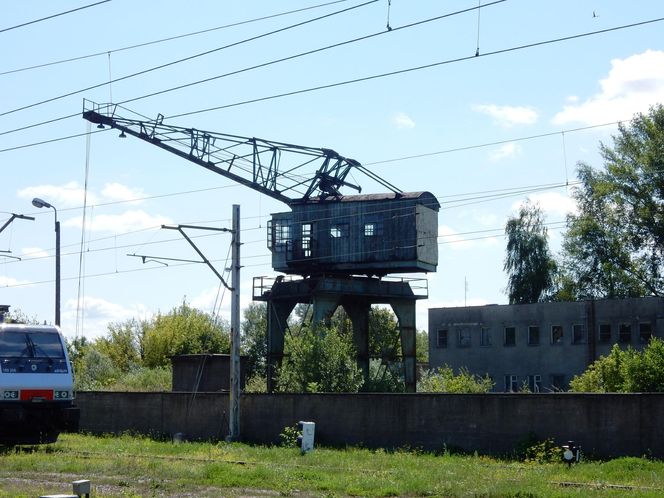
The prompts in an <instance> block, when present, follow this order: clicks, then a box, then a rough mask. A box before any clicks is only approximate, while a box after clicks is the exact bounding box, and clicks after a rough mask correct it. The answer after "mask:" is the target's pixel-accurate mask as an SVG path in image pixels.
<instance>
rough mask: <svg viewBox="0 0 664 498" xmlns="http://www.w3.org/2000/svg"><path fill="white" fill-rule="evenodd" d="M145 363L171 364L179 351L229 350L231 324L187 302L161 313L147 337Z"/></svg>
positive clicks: (221, 351)
mask: <svg viewBox="0 0 664 498" xmlns="http://www.w3.org/2000/svg"><path fill="white" fill-rule="evenodd" d="M143 349H144V365H145V366H147V367H150V368H155V367H160V366H167V365H170V358H171V356H175V355H179V354H199V353H228V352H229V350H230V334H229V330H228V327H225V326H224V325H223V324H220V323H217V321H216V320H215V318H214V317H212V316H211V315H210V314H208V313H204V312H202V311H200V310H197V309H195V308H192V307H191V306H189V305H188V304H187V303H186V302H183V303H182V304H181V305H180V306H179V307H177V308H174V309H173V310H172V311H171V312H170V313H168V314H166V315H162V314H159V315H157V316H156V317H155V318H154V319H153V320H152V322H151V323H150V324H149V325H148V326H147V328H146V331H145V334H144V337H143Z"/></svg>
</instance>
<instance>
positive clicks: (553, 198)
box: [512, 192, 577, 221]
mask: <svg viewBox="0 0 664 498" xmlns="http://www.w3.org/2000/svg"><path fill="white" fill-rule="evenodd" d="M528 200H529V201H531V202H532V203H534V204H535V203H536V204H538V205H539V207H540V208H541V209H542V212H543V213H544V214H545V215H546V216H547V217H548V218H551V217H553V218H555V219H550V220H548V221H561V220H562V219H564V218H565V217H566V216H567V215H568V214H570V213H575V212H576V209H577V208H576V203H575V202H574V200H573V199H572V198H571V197H569V196H568V195H565V194H561V193H560V192H542V193H539V194H530V195H529V196H528ZM522 205H523V202H517V203H515V204H513V205H512V209H513V210H514V211H515V212H516V211H518V210H519V208H520V207H521V206H522Z"/></svg>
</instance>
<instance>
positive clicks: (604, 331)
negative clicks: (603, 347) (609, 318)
mask: <svg viewBox="0 0 664 498" xmlns="http://www.w3.org/2000/svg"><path fill="white" fill-rule="evenodd" d="M599 342H601V343H602V344H607V343H609V342H611V324H610V323H600V324H599Z"/></svg>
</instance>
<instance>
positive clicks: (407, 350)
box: [390, 299, 417, 393]
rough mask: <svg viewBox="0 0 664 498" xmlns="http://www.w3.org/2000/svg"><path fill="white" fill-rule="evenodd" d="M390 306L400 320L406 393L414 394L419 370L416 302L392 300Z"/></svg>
mask: <svg viewBox="0 0 664 498" xmlns="http://www.w3.org/2000/svg"><path fill="white" fill-rule="evenodd" d="M390 305H391V306H392V309H393V310H394V313H395V315H397V318H398V319H399V332H400V335H401V352H402V355H403V368H404V380H405V384H406V392H410V393H414V392H415V390H416V368H417V365H416V356H415V343H416V335H417V329H416V328H415V301H414V300H401V299H399V300H392V301H390Z"/></svg>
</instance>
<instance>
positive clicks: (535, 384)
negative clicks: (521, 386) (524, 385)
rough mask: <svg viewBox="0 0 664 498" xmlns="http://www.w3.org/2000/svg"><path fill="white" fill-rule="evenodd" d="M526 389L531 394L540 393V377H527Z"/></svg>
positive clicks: (537, 375)
mask: <svg viewBox="0 0 664 498" xmlns="http://www.w3.org/2000/svg"><path fill="white" fill-rule="evenodd" d="M528 389H530V392H531V393H539V392H542V376H541V375H539V374H535V375H529V376H528Z"/></svg>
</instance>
